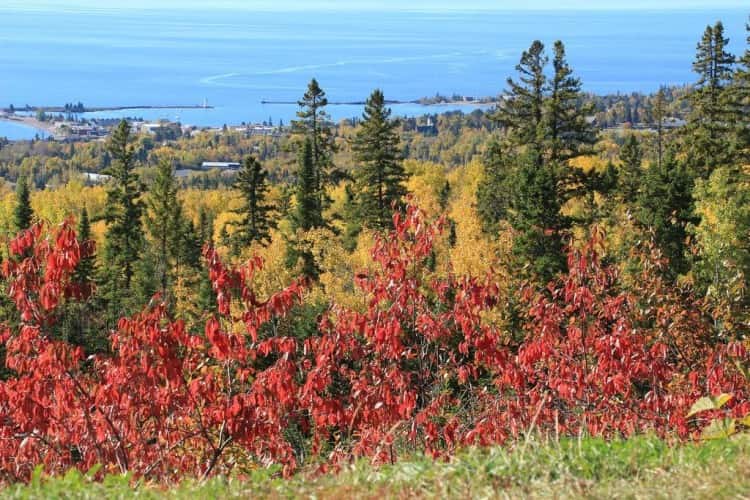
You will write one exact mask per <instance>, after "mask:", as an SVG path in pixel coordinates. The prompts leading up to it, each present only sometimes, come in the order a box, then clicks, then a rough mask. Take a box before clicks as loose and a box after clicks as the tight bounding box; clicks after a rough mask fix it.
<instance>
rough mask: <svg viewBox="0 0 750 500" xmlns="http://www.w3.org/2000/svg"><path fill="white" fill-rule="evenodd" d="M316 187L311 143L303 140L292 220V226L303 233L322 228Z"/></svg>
mask: <svg viewBox="0 0 750 500" xmlns="http://www.w3.org/2000/svg"><path fill="white" fill-rule="evenodd" d="M316 185H317V184H316V175H315V163H314V159H313V148H312V141H311V140H310V139H305V142H304V145H303V147H302V150H301V151H300V154H299V174H298V176H297V196H296V198H297V210H296V213H295V216H294V219H293V221H294V226H295V227H296V228H298V229H301V230H303V231H309V230H310V229H313V228H317V227H323V213H322V211H321V210H320V205H319V204H318V199H317V190H316Z"/></svg>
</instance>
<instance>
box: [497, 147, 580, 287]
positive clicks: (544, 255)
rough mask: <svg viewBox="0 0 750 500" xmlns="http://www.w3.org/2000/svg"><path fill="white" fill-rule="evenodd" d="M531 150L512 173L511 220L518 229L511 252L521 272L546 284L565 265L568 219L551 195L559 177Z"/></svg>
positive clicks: (556, 198)
mask: <svg viewBox="0 0 750 500" xmlns="http://www.w3.org/2000/svg"><path fill="white" fill-rule="evenodd" d="M537 154H538V153H536V152H534V151H530V152H528V153H526V154H524V156H523V157H522V158H521V163H520V166H519V168H518V171H517V173H516V175H515V176H514V189H513V197H512V203H511V210H510V217H509V219H510V223H511V225H512V226H513V229H515V231H516V232H517V236H516V237H515V238H514V241H513V253H514V255H515V256H516V258H517V259H518V262H519V264H521V270H522V271H521V272H522V273H523V274H527V275H528V276H530V277H532V278H534V279H535V280H537V281H538V282H539V283H542V284H546V283H547V282H548V281H549V280H550V279H552V278H553V277H554V276H555V275H556V274H557V273H559V272H561V271H563V270H564V269H565V266H566V256H565V252H564V243H563V239H564V237H565V231H566V229H567V228H568V226H569V221H568V220H567V218H565V217H564V216H563V215H561V213H560V208H561V205H560V199H559V198H558V197H557V196H555V195H554V193H555V191H556V189H557V184H558V181H559V179H558V176H557V173H556V172H557V171H556V169H555V168H553V167H552V166H551V165H544V164H542V166H541V167H540V166H539V160H538V159H537V158H534V155H537Z"/></svg>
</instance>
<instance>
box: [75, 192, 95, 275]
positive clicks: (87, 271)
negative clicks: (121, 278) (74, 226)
mask: <svg viewBox="0 0 750 500" xmlns="http://www.w3.org/2000/svg"><path fill="white" fill-rule="evenodd" d="M78 242H79V244H80V245H82V246H83V245H93V239H92V234H91V220H90V219H89V211H88V209H87V208H86V205H84V206H83V208H82V209H81V216H80V217H79V219H78ZM95 278H96V256H95V255H94V254H93V253H92V254H91V255H87V256H85V257H81V259H80V260H79V261H78V265H77V266H76V270H75V273H74V274H73V280H74V281H75V282H77V283H91V282H93V281H94V280H95Z"/></svg>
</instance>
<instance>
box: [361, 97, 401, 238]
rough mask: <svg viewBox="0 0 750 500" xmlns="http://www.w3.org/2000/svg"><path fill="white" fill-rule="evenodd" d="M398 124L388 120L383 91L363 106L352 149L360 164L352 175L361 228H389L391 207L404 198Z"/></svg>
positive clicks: (389, 114)
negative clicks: (360, 121) (363, 109)
mask: <svg viewBox="0 0 750 500" xmlns="http://www.w3.org/2000/svg"><path fill="white" fill-rule="evenodd" d="M397 128H398V122H397V121H396V120H392V119H391V110H390V109H388V108H386V106H385V97H384V96H383V92H382V91H380V90H375V91H374V92H373V93H372V95H370V97H369V98H368V99H367V102H366V103H365V111H364V114H363V116H362V123H361V125H360V127H359V130H358V131H357V134H356V136H355V138H354V141H353V144H352V149H353V151H354V158H355V160H356V161H357V162H358V163H359V165H358V168H357V170H356V171H355V173H354V177H355V184H354V186H355V196H356V203H357V204H358V205H359V209H358V214H359V218H360V222H361V224H362V225H363V226H364V227H368V228H372V229H380V230H384V229H388V228H389V227H391V225H392V223H391V221H392V212H393V209H394V206H396V208H398V206H397V205H398V204H399V203H401V200H402V198H403V197H404V196H405V195H406V193H407V191H406V187H405V186H404V182H405V181H406V179H407V178H408V176H407V174H406V172H405V171H404V167H403V164H402V158H401V151H400V148H399V134H398V131H397Z"/></svg>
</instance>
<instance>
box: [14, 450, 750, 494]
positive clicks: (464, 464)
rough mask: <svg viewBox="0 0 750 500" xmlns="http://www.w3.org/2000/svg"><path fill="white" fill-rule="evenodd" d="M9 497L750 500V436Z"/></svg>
mask: <svg viewBox="0 0 750 500" xmlns="http://www.w3.org/2000/svg"><path fill="white" fill-rule="evenodd" d="M0 495H1V496H2V497H3V498H133V497H137V498H165V497H166V498H189V499H191V500H197V499H202V498H299V497H302V498H379V499H382V498H413V497H428V498H492V497H506V498H507V497H510V498H521V497H523V498H534V497H537V498H542V497H543V498H550V497H554V498H612V497H617V498H681V499H682V498H712V499H713V498H737V497H747V496H748V495H750V439H749V438H748V437H747V436H740V437H739V438H737V439H732V440H724V441H713V442H709V443H705V444H686V445H679V446H673V447H672V446H668V445H667V444H666V443H665V442H663V441H661V440H659V439H656V438H653V437H638V438H632V439H629V440H625V441H614V442H605V441H602V440H599V439H590V438H586V439H582V440H566V441H561V442H559V443H547V444H545V443H541V442H530V443H528V445H527V446H525V447H524V446H523V445H519V446H518V447H517V448H516V449H515V450H514V451H508V450H506V449H503V448H491V449H486V450H479V449H470V450H466V451H465V452H463V453H461V454H459V455H458V456H456V457H455V458H454V459H453V460H451V461H450V462H447V463H446V462H434V461H432V460H430V459H427V458H424V457H413V458H411V459H409V460H403V461H401V462H399V463H397V464H395V465H388V466H383V467H379V468H376V467H371V466H370V465H369V464H367V463H366V462H360V463H357V464H354V465H352V466H350V467H347V468H345V469H344V470H343V471H342V472H341V473H340V474H338V475H325V476H320V477H315V476H312V475H310V474H300V475H298V476H296V477H295V478H293V479H291V480H284V479H281V478H279V477H277V475H276V474H275V473H274V472H273V471H267V470H259V471H256V472H255V473H254V476H253V477H251V478H250V479H249V480H246V481H238V480H235V479H221V478H217V479H213V480H211V481H208V482H205V483H200V482H197V481H185V482H183V483H181V484H179V485H176V486H174V487H173V488H169V489H166V488H162V487H159V486H155V485H141V486H140V487H138V488H137V489H134V488H133V486H132V481H130V480H129V478H127V477H122V476H109V477H107V478H106V479H105V481H104V482H102V483H92V482H90V481H88V480H87V478H86V477H85V476H84V475H82V474H80V473H77V472H71V473H69V474H68V475H67V476H65V477H61V478H53V479H50V478H42V477H39V476H37V477H35V479H34V480H33V481H32V483H31V484H29V485H17V486H12V487H10V488H8V489H6V490H5V491H1V492H0Z"/></svg>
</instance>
